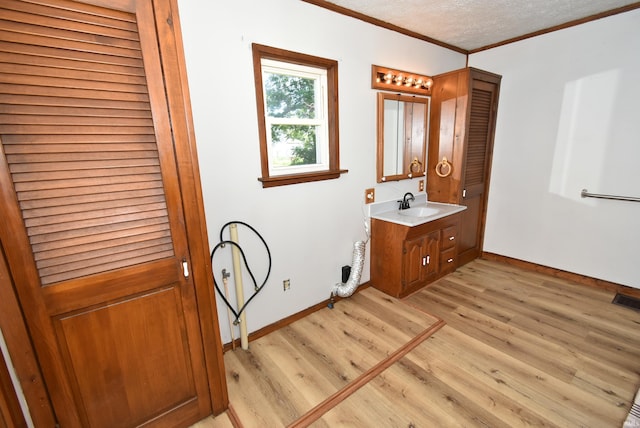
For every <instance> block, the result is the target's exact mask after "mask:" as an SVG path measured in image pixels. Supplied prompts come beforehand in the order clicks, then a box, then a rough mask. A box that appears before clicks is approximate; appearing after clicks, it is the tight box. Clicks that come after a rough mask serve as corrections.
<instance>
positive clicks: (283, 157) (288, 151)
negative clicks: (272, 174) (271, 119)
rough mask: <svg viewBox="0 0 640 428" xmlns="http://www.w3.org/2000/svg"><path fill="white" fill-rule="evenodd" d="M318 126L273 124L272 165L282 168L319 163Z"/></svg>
mask: <svg viewBox="0 0 640 428" xmlns="http://www.w3.org/2000/svg"><path fill="white" fill-rule="evenodd" d="M317 128H318V127H317V126H310V125H272V126H271V154H272V158H271V166H272V167H273V168H282V167H289V166H295V165H313V164H316V163H317V158H318V156H317V150H316V142H317V132H318V130H317Z"/></svg>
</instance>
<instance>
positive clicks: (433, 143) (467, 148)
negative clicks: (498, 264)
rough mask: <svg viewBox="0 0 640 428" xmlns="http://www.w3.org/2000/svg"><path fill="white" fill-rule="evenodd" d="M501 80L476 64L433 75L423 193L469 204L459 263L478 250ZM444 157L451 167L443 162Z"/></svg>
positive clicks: (433, 198)
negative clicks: (473, 66) (476, 67)
mask: <svg viewBox="0 0 640 428" xmlns="http://www.w3.org/2000/svg"><path fill="white" fill-rule="evenodd" d="M500 80H501V77H500V76H499V75H497V74H493V73H489V72H486V71H482V70H479V69H475V68H464V69H461V70H456V71H452V72H449V73H445V74H441V75H438V76H434V77H433V94H432V97H431V128H430V134H429V152H428V161H427V194H428V195H429V200H430V201H437V202H447V203H452V204H459V205H464V206H466V207H467V209H466V210H465V211H464V212H463V213H462V217H461V219H460V226H459V230H458V232H459V239H458V261H459V265H463V264H465V263H467V262H469V261H471V260H473V259H475V258H477V257H479V256H480V254H481V253H482V241H483V238H484V224H485V216H486V207H487V195H488V188H489V177H490V173H491V157H492V152H493V138H494V132H495V123H496V113H497V109H498V96H499V91H500ZM444 158H446V160H447V162H448V163H449V164H450V167H447V166H445V167H442V165H443V163H442V162H443V159H444ZM444 165H446V164H444Z"/></svg>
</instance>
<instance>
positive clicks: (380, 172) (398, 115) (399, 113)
mask: <svg viewBox="0 0 640 428" xmlns="http://www.w3.org/2000/svg"><path fill="white" fill-rule="evenodd" d="M429 101H430V99H429V98H426V97H416V96H408V95H400V94H390V93H385V92H380V93H378V160H377V180H378V183H381V182H385V181H396V180H403V179H407V178H415V177H419V176H424V175H425V168H424V166H425V163H426V153H427V136H428V135H429V132H428V126H429V119H428V118H429Z"/></svg>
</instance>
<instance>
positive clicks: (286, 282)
mask: <svg viewBox="0 0 640 428" xmlns="http://www.w3.org/2000/svg"><path fill="white" fill-rule="evenodd" d="M289 288H291V280H290V279H285V280H284V281H282V289H283V290H284V291H287V290H288V289H289Z"/></svg>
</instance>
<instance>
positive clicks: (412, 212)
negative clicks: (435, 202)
mask: <svg viewBox="0 0 640 428" xmlns="http://www.w3.org/2000/svg"><path fill="white" fill-rule="evenodd" d="M439 212H441V209H438V208H432V207H413V208H407V209H406V210H399V211H398V214H400V215H404V216H408V217H429V216H432V215H434V214H438V213H439Z"/></svg>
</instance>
